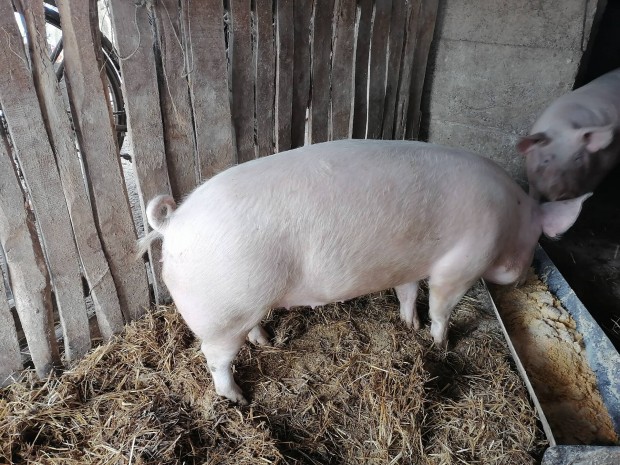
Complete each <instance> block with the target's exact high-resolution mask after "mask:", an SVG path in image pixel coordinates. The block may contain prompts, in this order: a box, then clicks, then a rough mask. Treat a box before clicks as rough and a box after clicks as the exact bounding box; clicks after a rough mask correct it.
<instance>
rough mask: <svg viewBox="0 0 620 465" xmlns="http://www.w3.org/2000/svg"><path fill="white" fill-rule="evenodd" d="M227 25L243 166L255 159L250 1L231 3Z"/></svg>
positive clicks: (239, 147) (240, 157) (236, 119)
mask: <svg viewBox="0 0 620 465" xmlns="http://www.w3.org/2000/svg"><path fill="white" fill-rule="evenodd" d="M230 21H231V30H232V32H231V34H230V44H229V51H230V62H231V68H232V72H231V79H232V109H231V111H232V120H233V125H234V128H235V139H236V143H237V161H238V162H239V163H243V162H245V161H248V160H252V159H254V158H256V149H255V147H254V72H253V68H252V65H253V59H252V33H251V28H252V18H251V10H250V0H231V1H230Z"/></svg>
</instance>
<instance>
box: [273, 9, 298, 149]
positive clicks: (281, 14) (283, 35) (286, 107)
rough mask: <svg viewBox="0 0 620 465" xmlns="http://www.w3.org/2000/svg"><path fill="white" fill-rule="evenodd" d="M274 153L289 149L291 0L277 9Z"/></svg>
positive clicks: (291, 59) (291, 58)
mask: <svg viewBox="0 0 620 465" xmlns="http://www.w3.org/2000/svg"><path fill="white" fill-rule="evenodd" d="M276 14H277V19H276V23H277V27H276V31H277V35H276V37H277V39H276V43H277V65H276V130H275V132H276V152H282V151H284V150H288V149H290V148H291V115H292V109H293V107H292V105H293V84H294V83H293V54H294V34H293V0H279V1H278V7H277V13H276Z"/></svg>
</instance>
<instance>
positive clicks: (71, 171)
mask: <svg viewBox="0 0 620 465" xmlns="http://www.w3.org/2000/svg"><path fill="white" fill-rule="evenodd" d="M22 1H23V4H24V7H25V9H24V17H25V22H26V29H27V31H28V36H29V37H32V38H33V40H30V41H29V42H28V45H29V47H30V57H31V60H32V68H33V75H34V83H35V87H36V89H37V93H38V95H39V99H40V100H41V102H42V103H43V105H42V106H41V107H42V111H43V116H44V119H45V122H46V128H47V132H48V134H49V135H50V141H51V142H52V145H53V147H54V153H55V155H56V162H57V164H58V171H59V173H60V180H61V182H62V189H63V191H64V195H65V199H66V201H67V208H68V211H69V217H70V219H71V224H72V226H73V233H74V235H75V241H76V245H77V248H78V253H79V256H80V260H81V263H82V269H83V271H84V275H85V277H86V281H87V282H88V287H89V291H90V295H91V297H92V299H93V305H94V309H95V314H96V315H97V323H98V325H99V330H100V332H101V335H102V336H103V338H104V339H105V340H107V339H109V338H110V337H111V336H112V334H114V333H118V332H120V331H122V330H123V325H124V319H123V314H122V312H121V307H120V303H119V300H118V295H117V293H116V287H115V286H114V281H113V280H112V275H111V274H110V268H109V266H108V262H107V260H106V258H105V256H104V254H103V248H102V245H101V241H100V240H99V236H98V234H97V229H96V228H95V220H94V217H93V213H92V210H91V208H90V202H89V199H88V192H87V191H86V185H85V184H84V176H83V175H82V168H81V166H80V161H79V158H78V154H77V150H76V147H75V142H74V134H73V130H72V129H71V122H70V121H69V117H68V115H67V112H66V110H65V103H64V102H63V99H62V95H61V91H60V87H59V86H58V80H57V78H56V73H55V71H54V67H53V65H52V63H51V62H50V60H49V57H48V49H47V40H46V35H45V18H44V14H43V4H42V3H41V2H40V1H37V0H22Z"/></svg>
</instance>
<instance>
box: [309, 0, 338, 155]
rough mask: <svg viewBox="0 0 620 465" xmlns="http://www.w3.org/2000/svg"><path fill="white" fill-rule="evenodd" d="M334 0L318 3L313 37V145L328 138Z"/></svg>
mask: <svg viewBox="0 0 620 465" xmlns="http://www.w3.org/2000/svg"><path fill="white" fill-rule="evenodd" d="M333 15H334V0H316V1H315V13H314V32H313V34H312V102H311V106H310V142H311V143H313V144H316V143H317V142H325V141H326V140H327V139H328V138H329V122H330V120H329V102H330V98H329V96H330V80H329V77H330V71H331V66H330V65H331V61H330V56H331V51H332V19H333Z"/></svg>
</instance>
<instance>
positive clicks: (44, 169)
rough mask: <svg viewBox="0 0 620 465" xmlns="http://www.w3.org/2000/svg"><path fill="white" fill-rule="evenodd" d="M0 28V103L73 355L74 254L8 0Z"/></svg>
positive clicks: (76, 344)
mask: <svg viewBox="0 0 620 465" xmlns="http://www.w3.org/2000/svg"><path fill="white" fill-rule="evenodd" d="M0 29H2V34H0V60H1V61H2V63H3V64H4V66H5V67H6V69H9V70H11V72H10V73H8V72H5V73H0V103H1V104H2V110H3V112H4V116H5V118H6V121H7V124H8V128H9V133H10V135H11V140H12V142H13V150H14V151H15V154H16V155H17V159H18V160H19V164H20V167H21V170H22V174H23V176H24V179H25V181H26V185H27V186H28V190H29V193H30V196H31V198H32V202H33V208H34V211H35V216H36V219H37V223H38V225H39V228H40V231H41V237H42V240H43V246H44V250H45V256H46V258H47V263H48V266H49V269H50V276H51V282H52V287H53V289H54V296H55V298H56V304H57V307H58V314H59V317H60V323H61V326H62V329H63V334H64V336H65V357H66V358H67V359H68V360H75V359H77V358H79V357H81V356H82V355H84V354H85V353H86V352H87V351H88V350H89V349H90V347H91V343H90V332H89V327H88V316H87V313H86V303H85V301H84V296H83V290H82V278H81V275H80V264H79V259H78V253H77V248H76V246H75V242H74V238H73V231H72V228H71V221H70V219H69V212H68V209H67V203H66V200H65V197H64V194H63V190H62V186H61V182H60V175H59V173H58V169H57V167H56V161H55V159H54V153H53V152H52V147H51V146H50V143H49V140H48V138H47V132H46V129H45V125H44V123H43V117H42V115H41V111H40V107H39V100H38V98H37V94H36V91H35V88H34V82H33V79H32V74H31V71H30V68H29V66H28V64H27V58H26V54H25V51H24V49H23V47H16V46H15V44H21V43H22V42H21V41H22V37H21V34H20V32H19V30H18V28H17V24H16V22H15V18H14V16H13V7H12V5H11V4H10V3H8V2H0Z"/></svg>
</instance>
